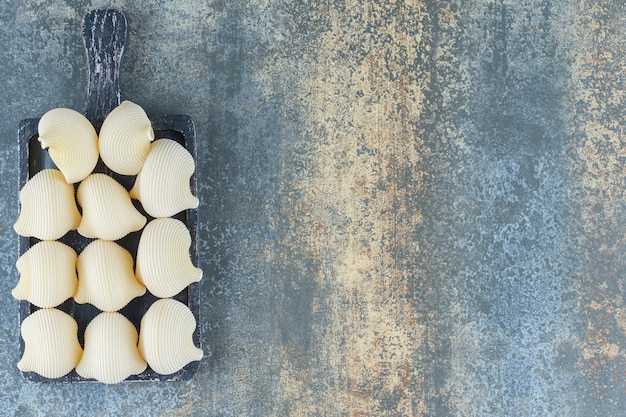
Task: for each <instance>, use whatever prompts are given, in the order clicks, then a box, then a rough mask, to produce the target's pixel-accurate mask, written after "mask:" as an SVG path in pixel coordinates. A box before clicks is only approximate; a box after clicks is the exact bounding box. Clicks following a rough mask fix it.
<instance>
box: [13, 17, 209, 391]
mask: <svg viewBox="0 0 626 417" xmlns="http://www.w3.org/2000/svg"><path fill="white" fill-rule="evenodd" d="M82 33H83V41H84V45H85V50H86V53H87V64H88V68H89V83H88V89H87V98H88V100H87V111H86V112H85V116H86V117H87V119H89V120H90V121H91V122H92V123H93V125H94V126H95V128H96V130H97V131H99V130H100V127H101V126H102V122H103V121H104V119H105V117H106V116H107V115H108V114H109V113H110V112H111V110H113V109H114V108H115V107H117V106H118V105H119V104H120V102H121V94H120V83H119V75H120V66H121V61H122V55H123V52H124V44H125V41H126V33H127V22H126V18H125V17H124V15H123V14H122V12H120V11H118V10H94V11H91V12H89V13H87V14H86V15H85V16H84V18H83V21H82ZM150 120H151V121H152V128H153V130H154V133H155V138H156V139H162V138H166V139H170V140H174V141H176V142H178V143H180V144H181V145H183V146H184V147H185V148H186V149H187V150H188V151H189V153H191V155H192V156H193V159H194V161H197V151H196V134H195V128H194V124H193V121H192V120H191V118H190V117H189V116H185V115H166V116H157V117H150ZM38 123H39V119H25V120H22V121H21V122H20V127H19V131H18V148H19V170H18V171H19V172H18V176H19V181H18V182H19V184H18V190H21V189H22V187H23V186H24V185H25V184H26V182H27V181H28V180H29V179H30V178H31V177H32V176H33V175H35V174H36V173H38V172H39V171H41V170H43V169H48V168H56V165H55V164H54V162H53V161H52V159H51V158H50V156H49V155H48V151H47V150H46V149H41V145H40V143H39V141H38V133H37V126H38ZM94 171H95V172H102V173H106V174H108V175H110V176H111V177H113V178H114V179H115V180H117V181H118V182H119V183H120V184H122V185H123V186H124V187H125V188H126V189H127V190H130V188H131V187H132V185H133V183H134V181H135V177H134V176H124V175H119V174H116V173H114V172H112V171H111V170H109V169H108V168H107V167H106V166H105V165H104V164H103V163H102V161H101V160H100V161H99V162H98V165H97V166H96V168H95V170H94ZM190 186H191V192H192V193H193V194H194V195H197V182H196V176H195V173H194V175H193V176H192V177H191V180H190ZM76 187H78V184H76ZM133 203H134V204H135V207H137V209H138V210H139V211H140V212H141V213H142V214H143V215H144V216H146V218H147V219H148V222H149V221H150V220H152V218H151V217H150V216H149V215H147V214H146V213H145V211H144V210H143V208H142V207H141V204H139V202H137V201H135V200H133ZM174 217H175V218H177V219H179V220H181V221H182V222H183V223H185V224H186V226H187V228H188V230H189V233H190V235H191V248H190V256H191V261H192V262H193V264H194V265H198V240H197V239H198V233H197V232H198V211H197V209H193V210H185V211H183V212H181V213H179V214H177V215H176V216H174ZM140 236H141V231H138V232H134V233H131V234H129V235H128V236H126V237H124V238H122V239H120V240H118V241H117V243H118V244H120V245H121V246H122V247H124V248H126V249H127V250H128V251H129V252H130V253H131V254H132V255H133V258H134V257H135V254H136V252H137V245H138V244H139V238H140ZM92 240H93V239H88V238H85V237H83V236H81V235H80V234H78V232H76V231H70V232H68V233H67V234H66V235H65V236H63V237H62V238H61V239H59V241H61V242H63V243H65V244H67V245H69V246H71V247H72V248H73V249H74V250H75V251H76V253H77V254H80V253H81V251H82V250H83V249H84V248H85V246H87V245H88V244H89V243H90V242H91V241H92ZM37 242H38V240H37V239H34V238H28V237H23V236H19V238H18V256H21V255H22V254H24V253H25V252H26V251H27V250H28V249H29V248H30V247H31V246H32V245H34V244H35V243H37ZM172 298H174V299H176V300H178V301H180V302H182V303H184V304H185V305H187V306H188V307H189V309H190V310H191V312H192V313H193V315H194V316H195V318H196V329H195V331H194V333H193V341H194V344H195V345H196V346H198V347H200V348H202V346H201V337H200V291H199V284H198V283H193V284H191V285H189V286H188V287H187V288H185V289H184V290H183V291H181V292H180V293H179V294H177V295H176V296H174V297H172ZM157 299H158V298H157V297H155V296H153V295H152V294H150V293H149V292H146V294H145V295H143V296H141V297H138V298H135V299H134V300H132V301H131V302H130V303H129V304H128V305H127V306H126V307H124V308H123V309H121V310H120V311H119V312H120V313H121V314H123V315H124V316H126V317H127V318H128V319H129V320H130V321H131V322H132V323H133V324H134V325H135V327H136V328H137V330H138V331H139V325H140V322H141V318H142V317H143V315H144V313H145V312H146V311H147V309H148V308H149V307H150V305H152V303H153V302H154V301H156V300H157ZM57 308H58V309H59V310H62V311H64V312H66V313H68V314H69V315H71V316H72V317H74V319H75V320H76V322H77V323H78V339H79V342H80V343H81V346H84V338H83V335H84V331H85V328H86V327H87V324H89V322H90V321H91V320H92V319H93V318H94V317H95V316H97V315H98V314H99V313H100V311H99V310H98V309H97V308H96V307H94V306H92V305H90V304H78V303H75V302H74V299H73V298H70V299H69V300H67V301H65V302H64V303H63V304H61V305H60V306H58V307H57ZM37 309H38V307H36V306H34V305H31V304H30V303H29V302H27V301H20V308H19V323H20V325H21V323H22V321H23V320H24V319H25V318H26V317H28V316H29V315H30V314H32V313H33V312H35V311H36V310H37ZM20 353H21V354H23V353H24V340H23V339H21V338H20ZM198 366H199V362H191V363H190V364H188V365H187V366H185V367H183V369H181V370H180V371H178V372H176V373H174V374H170V375H160V374H158V373H156V372H154V371H153V370H152V369H150V367H148V368H147V369H146V371H144V372H142V373H141V374H139V375H132V376H130V377H129V378H127V379H126V381H175V380H189V379H191V378H192V377H193V376H194V375H195V373H196V371H197V369H198ZM22 375H23V377H24V378H25V379H27V380H29V381H33V382H65V383H72V382H83V381H94V380H93V379H87V378H83V377H81V376H80V375H78V374H77V373H76V371H75V370H73V371H72V372H70V373H69V374H67V375H66V376H64V377H61V378H56V379H50V378H44V377H42V376H40V375H38V374H36V373H34V372H22Z"/></svg>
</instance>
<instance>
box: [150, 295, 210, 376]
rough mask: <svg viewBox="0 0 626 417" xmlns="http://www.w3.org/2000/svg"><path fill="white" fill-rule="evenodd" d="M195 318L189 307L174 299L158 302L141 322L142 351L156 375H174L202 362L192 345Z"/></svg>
mask: <svg viewBox="0 0 626 417" xmlns="http://www.w3.org/2000/svg"><path fill="white" fill-rule="evenodd" d="M195 329H196V319H195V317H194V316H193V313H192V312H191V310H189V308H188V307H187V306H186V305H184V304H183V303H181V302H179V301H176V300H173V299H171V298H166V299H160V300H157V301H155V302H154V303H153V304H152V305H151V306H150V308H149V309H148V311H147V312H146V314H144V316H143V318H142V319H141V326H140V332H139V352H140V353H141V355H142V356H143V358H144V359H145V360H146V361H147V362H148V365H150V367H151V368H152V369H153V370H154V371H155V372H157V373H159V374H163V375H169V374H173V373H174V372H177V371H179V370H180V369H182V368H183V367H184V366H185V365H187V364H188V363H190V362H193V361H199V360H200V359H202V356H203V353H202V349H199V348H197V347H196V346H195V345H194V343H193V338H192V336H193V332H194V331H195Z"/></svg>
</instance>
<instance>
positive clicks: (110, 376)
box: [76, 312, 147, 384]
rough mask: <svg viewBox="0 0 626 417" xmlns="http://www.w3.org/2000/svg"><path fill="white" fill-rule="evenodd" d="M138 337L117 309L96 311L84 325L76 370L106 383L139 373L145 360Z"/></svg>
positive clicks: (114, 382)
mask: <svg viewBox="0 0 626 417" xmlns="http://www.w3.org/2000/svg"><path fill="white" fill-rule="evenodd" d="M138 338H139V336H138V335H137V330H136V329H135V326H133V324H132V323H131V322H130V321H129V320H128V319H127V318H126V317H124V316H123V315H121V314H120V313H117V312H104V313H100V314H98V315H97V316H96V317H95V318H94V319H93V320H92V321H91V322H90V323H89V324H88V325H87V328H86V329H85V351H84V353H83V356H82V358H81V360H80V362H79V363H78V365H77V366H76V372H77V373H78V375H80V376H82V377H83V378H94V379H96V380H97V381H100V382H103V383H105V384H117V383H118V382H122V381H123V380H125V379H126V378H128V377H129V376H131V375H136V374H140V373H142V372H143V371H144V370H145V369H146V368H147V364H146V361H145V360H144V359H143V358H142V357H141V355H140V354H139V350H138V349H137V340H138Z"/></svg>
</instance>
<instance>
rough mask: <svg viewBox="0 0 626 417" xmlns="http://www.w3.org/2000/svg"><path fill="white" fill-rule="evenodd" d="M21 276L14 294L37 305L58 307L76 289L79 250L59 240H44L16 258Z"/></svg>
mask: <svg viewBox="0 0 626 417" xmlns="http://www.w3.org/2000/svg"><path fill="white" fill-rule="evenodd" d="M16 266H17V270H18V272H19V273H20V280H19V282H18V283H17V286H16V287H15V288H14V289H13V291H12V294H13V297H15V298H17V299H18V300H28V302H30V303H31V304H34V305H36V306H37V307H43V308H47V307H56V306H58V305H59V304H61V303H62V302H63V301H65V300H67V299H68V298H70V297H72V296H73V295H74V293H76V288H77V286H78V280H77V278H76V252H75V251H74V249H72V248H71V247H69V246H67V245H65V244H63V243H61V242H57V241H56V240H49V241H41V242H39V243H37V244H35V245H33V246H32V247H31V248H30V249H28V250H27V251H26V252H25V253H24V254H23V255H22V256H20V257H19V259H18V260H17V262H16Z"/></svg>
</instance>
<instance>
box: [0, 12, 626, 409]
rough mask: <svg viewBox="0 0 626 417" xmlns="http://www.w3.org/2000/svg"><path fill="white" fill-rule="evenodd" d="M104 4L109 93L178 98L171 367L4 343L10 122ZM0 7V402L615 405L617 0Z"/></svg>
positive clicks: (9, 323) (52, 78)
mask: <svg viewBox="0 0 626 417" xmlns="http://www.w3.org/2000/svg"><path fill="white" fill-rule="evenodd" d="M104 5H106V6H115V7H118V8H121V9H122V10H123V11H124V13H125V14H126V17H127V19H128V23H129V26H130V30H129V38H128V42H127V49H126V52H125V58H124V62H123V67H122V94H123V98H126V99H129V100H132V101H135V102H137V103H139V104H141V105H142V106H144V108H145V109H146V110H147V112H148V113H149V114H151V115H158V114H172V113H182V114H188V115H190V116H191V117H192V118H193V119H194V121H195V122H196V127H197V135H198V153H199V158H200V160H199V166H198V182H199V184H198V185H199V197H200V200H201V209H200V222H201V225H200V236H199V237H200V266H201V267H202V269H203V270H204V272H205V277H204V278H203V281H202V287H201V288H202V291H201V295H202V307H201V313H202V317H203V320H202V323H201V328H202V331H203V338H202V340H203V348H204V351H205V359H203V361H202V363H201V365H200V370H199V373H198V374H197V376H196V378H195V379H193V380H192V381H189V382H176V383H130V384H128V383H123V384H119V385H115V386H104V385H101V384H96V383H85V384H74V385H55V384H33V383H27V382H24V381H23V380H22V378H21V376H20V374H19V372H18V370H17V368H16V367H15V363H16V362H17V361H18V359H19V328H18V322H17V310H18V303H17V301H15V300H13V299H12V298H11V295H10V292H11V289H12V288H13V287H14V286H15V284H16V283H17V275H16V274H17V273H16V269H15V266H14V264H15V260H16V256H17V251H16V245H17V239H16V236H15V234H14V232H13V230H12V224H13V223H14V221H15V219H16V216H17V211H18V202H17V189H16V185H17V176H16V175H17V146H16V132H17V127H18V124H19V121H20V120H21V119H24V118H32V117H40V116H41V115H42V114H43V113H44V112H45V111H47V110H49V109H51V108H53V107H59V106H65V107H70V108H74V109H76V110H80V111H82V110H84V109H85V105H86V82H87V73H86V64H85V55H84V52H83V47H82V41H81V38H80V20H81V17H82V15H83V14H84V13H85V12H87V11H88V10H90V9H93V8H98V7H102V6H104ZM0 23H1V25H0V44H1V45H2V48H0V56H1V58H2V59H0V76H1V77H2V81H3V85H4V88H3V89H2V90H1V91H0V96H1V101H2V103H4V106H3V112H2V117H1V118H0V140H1V141H2V147H1V148H0V171H1V173H2V175H1V176H0V191H1V192H2V194H3V195H4V198H3V199H2V200H1V201H0V204H1V206H0V207H1V209H2V212H3V213H4V216H2V218H1V219H0V225H1V230H0V249H1V250H0V267H1V269H2V271H3V275H4V279H3V280H0V287H1V290H0V300H2V302H1V303H0V306H1V307H0V312H1V315H2V318H3V320H2V324H1V325H0V329H1V332H2V333H1V336H2V337H0V340H1V342H0V343H1V346H2V348H1V349H0V361H2V363H4V364H6V365H5V366H3V367H2V368H0V382H1V384H2V387H1V388H2V389H0V403H1V404H2V408H1V409H2V413H4V415H9V416H13V415H15V416H52V415H58V416H65V415H67V416H74V415H91V416H108V415H111V416H120V415H133V416H405V415H406V416H411V415H412V416H437V417H439V416H441V417H444V416H538V417H539V416H541V417H543V416H567V417H591V416H599V417H600V416H601V417H608V416H622V415H625V414H626V411H624V410H626V397H625V394H626V305H625V302H626V300H625V295H626V294H625V293H626V288H624V282H625V281H624V275H625V273H626V257H624V256H623V254H624V253H625V252H626V226H625V224H626V223H625V220H626V195H625V193H624V189H625V186H626V167H625V165H624V164H625V161H626V145H625V143H626V138H625V129H624V126H625V118H626V104H625V102H624V99H625V98H626V89H625V85H624V83H625V81H626V68H625V65H626V64H625V63H626V38H625V37H624V30H625V28H626V6H625V5H624V3H623V2H622V1H617V0H596V1H592V0H581V1H576V2H573V1H567V0H552V1H549V0H543V1H542V0H533V1H531V0H522V1H517V0H516V1H513V0H500V1H487V0H456V1H454V0H451V1H435V0H425V1H417V0H415V1H409V2H387V1H381V0H373V1H357V0H352V1H347V2H344V1H334V0H333V1H323V2H319V1H282V2H279V1H271V0H269V1H263V0H253V1H239V0H237V1H208V2H193V1H165V2H163V1H157V0H141V1H134V2H131V1H115V0H114V1H112V2H101V1H92V2H90V1H77V0H67V1H60V0H53V1H47V2H44V1H19V0H15V1H5V2H2V3H1V4H0Z"/></svg>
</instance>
